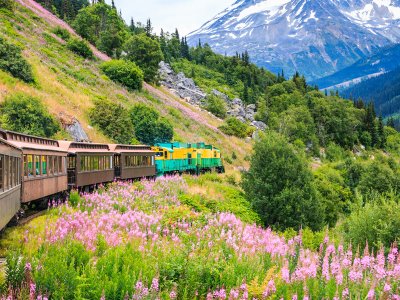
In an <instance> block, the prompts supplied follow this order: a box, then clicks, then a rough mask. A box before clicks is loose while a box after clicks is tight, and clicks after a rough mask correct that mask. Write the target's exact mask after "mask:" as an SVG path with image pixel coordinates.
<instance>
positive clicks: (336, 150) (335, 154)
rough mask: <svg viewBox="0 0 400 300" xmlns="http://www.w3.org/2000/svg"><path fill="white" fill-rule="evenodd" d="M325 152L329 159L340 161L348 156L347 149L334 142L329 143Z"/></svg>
mask: <svg viewBox="0 0 400 300" xmlns="http://www.w3.org/2000/svg"><path fill="white" fill-rule="evenodd" d="M325 154H326V158H327V159H328V160H329V161H338V160H341V159H344V158H345V157H346V152H345V150H344V149H343V148H342V147H340V146H338V145H336V144H335V143H333V142H330V143H329V144H328V146H327V147H326V149H325Z"/></svg>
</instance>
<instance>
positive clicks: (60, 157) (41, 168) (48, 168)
mask: <svg viewBox="0 0 400 300" xmlns="http://www.w3.org/2000/svg"><path fill="white" fill-rule="evenodd" d="M0 135H1V136H2V138H3V139H5V140H7V141H8V142H9V143H11V144H12V145H14V146H15V147H17V148H20V149H22V153H23V160H22V170H23V180H22V195H21V202H22V203H27V202H31V201H34V200H38V199H42V198H46V197H49V196H52V195H55V194H58V193H60V192H63V191H65V190H66V189H67V187H68V186H67V170H66V158H67V152H66V151H63V150H62V149H60V147H59V143H58V141H55V140H51V139H46V138H41V137H35V136H30V135H26V134H21V133H17V132H12V131H6V130H1V131H0Z"/></svg>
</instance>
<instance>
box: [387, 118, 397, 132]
mask: <svg viewBox="0 0 400 300" xmlns="http://www.w3.org/2000/svg"><path fill="white" fill-rule="evenodd" d="M386 126H388V127H391V128H393V129H396V125H395V122H394V118H393V117H390V118H389V119H388V120H387V122H386Z"/></svg>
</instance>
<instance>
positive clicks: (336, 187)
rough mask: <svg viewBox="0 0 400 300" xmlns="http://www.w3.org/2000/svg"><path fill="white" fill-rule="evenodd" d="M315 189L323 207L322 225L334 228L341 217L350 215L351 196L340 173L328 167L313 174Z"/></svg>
mask: <svg viewBox="0 0 400 300" xmlns="http://www.w3.org/2000/svg"><path fill="white" fill-rule="evenodd" d="M314 177H315V187H316V189H317V192H318V195H319V198H320V199H321V201H322V203H323V206H324V215H325V217H324V223H325V224H328V225H329V226H330V227H334V226H335V225H336V222H337V221H338V220H339V218H340V217H341V216H344V215H347V214H349V213H350V210H351V205H352V202H353V194H352V192H351V190H350V188H349V187H348V186H346V182H345V179H344V178H343V176H342V174H341V173H340V171H338V170H336V169H334V168H331V167H329V166H323V167H321V168H319V169H318V170H317V171H316V172H315V173H314Z"/></svg>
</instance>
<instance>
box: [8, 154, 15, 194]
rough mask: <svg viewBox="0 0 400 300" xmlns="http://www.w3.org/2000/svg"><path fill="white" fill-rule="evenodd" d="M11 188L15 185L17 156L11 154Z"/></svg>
mask: <svg viewBox="0 0 400 300" xmlns="http://www.w3.org/2000/svg"><path fill="white" fill-rule="evenodd" d="M9 185H10V188H13V187H14V186H15V157H13V156H10V181H9Z"/></svg>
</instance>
